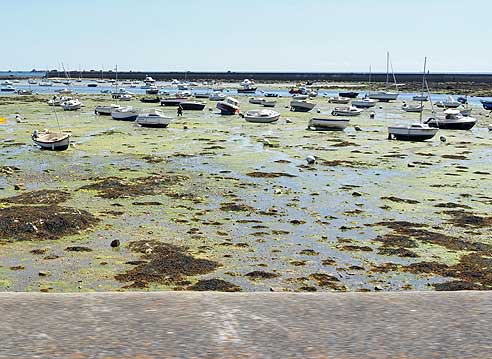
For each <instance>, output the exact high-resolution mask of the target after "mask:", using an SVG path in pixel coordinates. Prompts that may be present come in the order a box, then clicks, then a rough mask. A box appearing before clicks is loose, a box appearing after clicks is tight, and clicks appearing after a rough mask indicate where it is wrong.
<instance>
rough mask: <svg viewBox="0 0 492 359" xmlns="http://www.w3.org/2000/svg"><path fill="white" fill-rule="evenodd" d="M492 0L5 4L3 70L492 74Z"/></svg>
mask: <svg viewBox="0 0 492 359" xmlns="http://www.w3.org/2000/svg"><path fill="white" fill-rule="evenodd" d="M491 13H492V2H491V1H490V0H469V1H463V0H462V1H455V0H447V1H445V0H426V1H424V0H413V1H398V0H392V1H390V0H372V1H363V0H350V1H341V0H339V1H332V0H296V1H291V0H243V1H235V0H228V1H226V0H200V1H199V0H174V1H164V0H162V1H157V0H148V1H146V0H140V1H137V0H99V1H96V0H83V1H82V0H79V1H75V0H71V1H68V0H66V1H59V0H51V1H50V0H44V1H41V0H22V1H10V0H8V1H7V0H1V2H0V14H2V16H1V18H2V30H1V34H2V37H1V38H2V40H1V42H0V46H1V47H0V49H1V52H0V53H1V54H2V56H0V70H25V69H32V68H33V67H34V68H38V69H41V68H42V69H44V68H46V66H48V67H50V68H56V67H60V66H59V64H60V63H61V62H63V63H64V64H65V66H68V67H69V68H71V69H78V68H79V66H80V67H82V69H101V67H104V68H105V69H109V68H112V67H114V65H115V64H118V68H120V69H122V70H144V71H145V70H148V71H150V70H155V71H175V70H176V71H185V70H190V71H228V70H231V71H249V70H251V71H366V70H367V69H368V67H369V65H371V66H372V69H373V71H375V72H376V71H385V66H386V65H385V56H386V51H387V50H389V51H390V53H391V57H392V62H393V65H394V69H395V71H397V72H398V71H420V70H421V67H422V62H423V58H424V56H427V57H429V69H430V70H431V71H434V72H440V71H451V72H492V46H490V39H491V38H492V26H491V22H490V16H491Z"/></svg>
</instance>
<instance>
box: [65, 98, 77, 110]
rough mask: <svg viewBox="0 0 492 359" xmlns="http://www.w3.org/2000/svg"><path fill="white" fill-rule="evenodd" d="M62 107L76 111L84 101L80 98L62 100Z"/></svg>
mask: <svg viewBox="0 0 492 359" xmlns="http://www.w3.org/2000/svg"><path fill="white" fill-rule="evenodd" d="M61 107H62V108H63V110H65V111H75V110H79V109H80V108H81V107H82V102H80V100H78V99H73V100H68V101H65V102H62V104H61Z"/></svg>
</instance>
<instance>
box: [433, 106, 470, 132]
mask: <svg viewBox="0 0 492 359" xmlns="http://www.w3.org/2000/svg"><path fill="white" fill-rule="evenodd" d="M443 114H444V116H442V115H438V116H436V115H434V117H431V118H429V119H428V120H427V121H426V122H425V123H426V124H427V125H429V127H435V128H440V129H443V130H470V129H472V128H473V126H475V125H476V123H477V120H476V119H475V118H473V117H470V116H468V117H466V116H463V115H462V114H461V112H460V111H459V110H456V109H447V110H446V111H444V113H443Z"/></svg>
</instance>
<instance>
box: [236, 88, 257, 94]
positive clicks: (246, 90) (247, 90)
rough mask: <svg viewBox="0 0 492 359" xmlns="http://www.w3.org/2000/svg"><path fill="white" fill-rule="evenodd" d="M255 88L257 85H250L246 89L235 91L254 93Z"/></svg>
mask: <svg viewBox="0 0 492 359" xmlns="http://www.w3.org/2000/svg"><path fill="white" fill-rule="evenodd" d="M256 90H257V87H252V88H248V89H237V93H255V92H256Z"/></svg>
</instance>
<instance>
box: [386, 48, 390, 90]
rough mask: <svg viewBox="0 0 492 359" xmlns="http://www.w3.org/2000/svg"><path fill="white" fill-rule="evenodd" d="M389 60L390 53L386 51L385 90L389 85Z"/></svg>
mask: <svg viewBox="0 0 492 359" xmlns="http://www.w3.org/2000/svg"><path fill="white" fill-rule="evenodd" d="M389 59H390V53H389V51H386V88H388V83H389Z"/></svg>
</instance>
